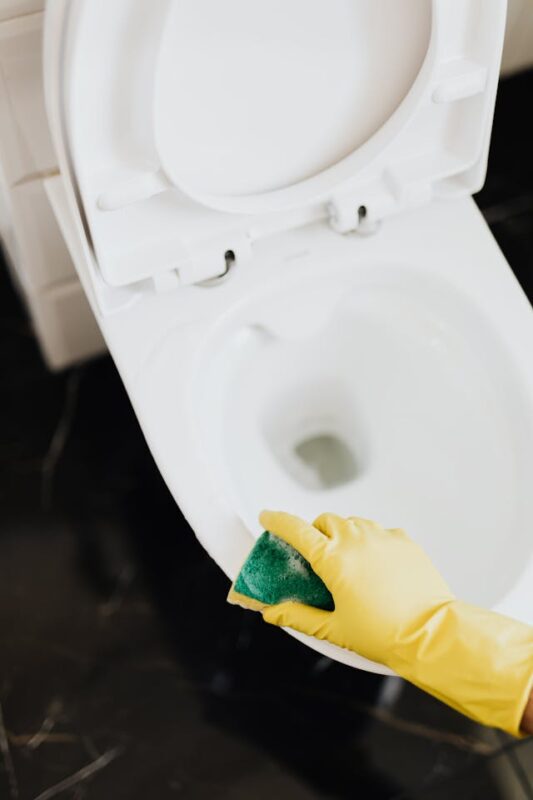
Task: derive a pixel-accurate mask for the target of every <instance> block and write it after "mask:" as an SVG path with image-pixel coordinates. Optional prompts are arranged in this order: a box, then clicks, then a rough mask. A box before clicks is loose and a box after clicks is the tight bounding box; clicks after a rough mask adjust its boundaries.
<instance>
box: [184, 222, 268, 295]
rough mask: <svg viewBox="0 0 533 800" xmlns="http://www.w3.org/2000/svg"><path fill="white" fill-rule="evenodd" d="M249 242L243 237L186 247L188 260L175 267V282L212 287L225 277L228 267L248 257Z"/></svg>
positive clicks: (230, 267)
mask: <svg viewBox="0 0 533 800" xmlns="http://www.w3.org/2000/svg"><path fill="white" fill-rule="evenodd" d="M251 249H252V248H251V240H250V237H249V236H247V235H246V234H237V235H233V236H231V235H230V236H229V237H228V236H224V238H223V239H222V237H221V238H220V239H216V240H212V239H211V240H209V241H208V242H201V243H199V244H198V245H195V246H194V247H189V257H188V258H185V259H184V260H183V261H181V262H180V264H179V265H178V275H179V282H180V284H181V285H183V286H190V285H193V284H204V285H205V284H207V283H209V285H212V284H213V283H214V282H215V281H219V280H222V279H223V278H225V277H226V276H227V275H228V273H229V271H230V270H231V269H232V267H233V266H234V265H236V264H242V263H243V262H245V261H247V260H248V259H249V258H250V256H251Z"/></svg>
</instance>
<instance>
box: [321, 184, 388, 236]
mask: <svg viewBox="0 0 533 800" xmlns="http://www.w3.org/2000/svg"><path fill="white" fill-rule="evenodd" d="M393 207H394V199H393V198H392V196H391V195H389V194H383V195H382V196H381V197H378V196H377V195H374V196H372V197H369V198H367V202H364V201H363V200H362V199H359V200H356V199H354V198H353V197H342V198H340V197H338V198H334V199H333V200H331V201H330V202H329V203H328V209H327V210H328V215H329V222H330V225H331V227H332V228H333V230H335V231H337V233H359V234H361V235H362V236H367V235H370V234H372V233H375V232H376V231H377V230H378V228H379V225H380V222H381V220H382V219H383V217H385V216H387V215H388V214H390V213H391V211H392V209H393Z"/></svg>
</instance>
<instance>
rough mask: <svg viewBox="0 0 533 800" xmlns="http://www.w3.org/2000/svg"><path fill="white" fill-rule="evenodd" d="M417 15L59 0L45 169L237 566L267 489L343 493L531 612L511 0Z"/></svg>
mask: <svg viewBox="0 0 533 800" xmlns="http://www.w3.org/2000/svg"><path fill="white" fill-rule="evenodd" d="M110 5H111V8H110V7H109V6H110ZM407 5H408V8H407ZM399 8H400V5H399V4H397V3H396V2H391V1H390V0H384V2H377V0H376V2H373V3H372V4H368V3H358V2H348V1H346V2H344V0H336V2H334V3H332V4H328V5H327V8H326V6H325V4H321V3H319V2H316V3H315V2H311V3H310V2H309V0H306V2H305V3H304V2H295V3H294V4H291V9H290V11H289V10H288V9H287V8H286V6H284V5H283V4H281V3H269V4H268V5H265V6H264V7H263V8H262V9H258V8H257V7H256V6H254V9H253V13H252V12H251V11H250V4H249V3H246V2H244V0H231V2H228V3H226V4H220V3H219V4H215V3H213V2H208V0H202V1H201V2H199V0H195V2H192V1H191V2H190V3H179V4H170V3H168V2H166V0H159V2H157V3H155V4H154V6H153V9H152V8H151V9H150V15H148V16H149V19H147V13H146V6H144V5H143V4H142V2H141V0H139V2H131V0H127V2H126V0H116V2H114V3H113V4H107V5H106V4H105V3H103V2H100V0H71V2H70V3H65V2H63V0H52V2H50V3H49V5H48V7H47V11H46V15H47V18H46V26H47V27H46V39H45V80H46V91H47V104H48V116H49V119H50V123H51V127H52V132H53V135H54V140H55V145H56V149H57V151H58V155H59V159H60V164H61V173H60V175H58V176H51V177H50V178H49V179H47V181H46V189H47V192H48V195H49V198H50V201H51V203H52V206H53V207H54V209H55V213H56V216H57V219H58V222H59V224H60V226H61V228H62V231H63V235H64V237H65V240H66V242H67V244H68V246H69V249H70V251H71V254H72V257H73V259H74V261H75V263H76V265H77V269H78V272H79V275H80V279H81V281H82V283H83V286H84V288H85V291H86V293H87V296H88V298H89V300H90V302H91V305H92V307H93V310H94V312H95V315H96V317H97V320H98V323H99V325H100V327H101V330H102V332H103V335H104V337H105V339H106V341H107V344H108V346H109V349H110V352H111V354H112V356H113V358H114V359H115V362H116V364H117V367H118V369H119V371H120V374H121V376H122V379H123V381H124V384H125V386H126V389H127V391H128V394H129V396H130V398H131V401H132V403H133V406H134V408H135V411H136V413H137V416H138V418H139V421H140V424H141V426H142V429H143V431H144V434H145V436H146V439H147V442H148V444H149V446H150V448H151V450H152V453H153V455H154V458H155V460H156V463H157V464H158V467H159V469H160V470H161V473H162V475H163V477H164V478H165V480H166V482H167V484H168V486H169V488H170V490H171V492H172V494H173V495H174V497H175V499H176V501H177V502H178V503H179V505H180V508H181V509H182V511H183V513H184V514H185V516H186V517H187V519H188V521H189V522H190V524H191V526H192V528H193V529H194V531H195V533H196V535H197V536H198V538H199V540H200V541H201V543H202V544H203V546H204V547H205V549H206V550H207V552H208V553H209V554H210V555H211V556H212V557H213V558H214V560H215V561H216V562H217V563H218V564H219V565H220V567H221V568H222V569H223V570H224V571H225V572H226V574H227V575H228V576H229V577H231V578H233V577H235V575H236V573H237V571H238V569H239V567H240V565H241V563H242V561H243V559H244V558H245V556H246V554H247V552H248V551H249V549H250V546H251V544H252V542H253V539H254V537H257V536H258V535H259V533H260V532H261V531H260V528H259V527H258V522H257V515H258V513H259V511H260V510H261V509H262V508H263V507H270V508H280V509H284V510H288V511H291V512H293V513H296V514H300V515H302V516H304V517H305V518H307V519H312V518H313V517H314V516H315V515H316V514H318V513H320V512H323V511H325V510H333V511H335V512H337V513H339V514H358V515H361V516H364V517H369V518H374V519H378V520H379V521H380V522H382V523H383V524H385V525H390V526H402V527H404V528H406V529H408V530H409V532H410V534H411V535H412V536H413V537H414V538H415V539H416V540H417V541H418V542H420V544H421V545H422V546H423V547H424V548H425V549H426V550H427V551H428V552H429V554H430V555H431V557H432V558H433V559H434V561H435V563H436V564H437V566H438V567H439V568H440V569H441V570H442V572H443V574H444V575H445V576H446V578H447V580H448V581H449V583H450V585H451V587H452V589H453V590H454V591H455V592H456V593H457V594H458V595H460V596H461V597H462V598H464V599H465V600H468V601H471V602H474V603H479V604H483V605H486V606H489V607H492V608H496V609H499V610H501V611H503V612H505V613H508V614H510V615H512V616H515V617H517V618H520V619H523V620H525V621H526V622H529V623H530V624H533V538H532V536H531V534H530V532H529V528H528V526H529V524H530V521H531V519H532V518H533V496H532V495H531V491H530V489H529V487H530V482H531V475H532V474H533V363H532V362H531V358H530V352H531V345H532V343H533V314H532V312H531V308H530V306H529V303H528V302H527V299H526V298H525V296H524V294H523V292H522V290H521V288H520V286H519V285H518V283H517V281H516V280H515V278H514V276H513V274H512V272H511V270H510V268H509V266H508V264H507V263H506V261H505V259H504V257H503V255H502V253H501V252H500V250H499V249H498V247H497V245H496V243H495V241H494V240H493V238H492V236H491V234H490V232H489V230H488V228H487V227H486V225H485V223H484V221H483V219H482V217H481V215H480V214H479V212H478V211H477V209H476V207H475V204H474V202H473V200H472V199H471V196H470V195H471V193H472V192H473V191H475V190H476V189H477V188H478V187H479V186H480V185H481V183H482V181H483V176H484V171H485V165H486V158H487V149H488V142H489V135H490V123H491V118H492V111H493V105H494V96H495V90H496V82H497V75H498V64H499V56H500V49H501V41H502V36H503V27H504V19H505V3H504V2H501V1H500V0H490V2H486V0H484V2H483V3H482V4H480V2H479V0H470V1H469V2H466V0H461V2H456V1H455V0H433V1H432V2H430V0H409V2H408V3H407V4H406V5H403V6H402V8H401V11H400V10H399ZM376 98H378V99H376ZM293 635H295V636H296V637H297V638H299V639H301V640H302V641H304V642H305V643H306V644H308V645H309V646H311V647H314V648H315V649H316V650H317V651H319V652H322V653H324V654H326V655H328V656H330V657H332V658H335V659H337V660H339V661H342V662H344V663H347V664H350V665H352V666H356V667H359V668H364V669H369V670H374V671H377V672H386V670H385V668H383V667H381V666H380V665H378V664H374V663H372V662H369V661H367V660H365V659H363V658H361V657H360V656H358V655H357V654H355V653H349V652H347V651H344V650H342V649H340V648H337V647H335V646H333V645H331V644H329V643H328V642H319V641H318V640H314V639H310V638H309V637H305V636H304V635H301V634H298V633H294V632H293Z"/></svg>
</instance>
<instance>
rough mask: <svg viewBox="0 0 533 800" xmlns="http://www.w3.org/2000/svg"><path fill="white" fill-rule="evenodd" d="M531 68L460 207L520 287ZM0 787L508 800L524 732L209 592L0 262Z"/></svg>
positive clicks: (8, 798)
mask: <svg viewBox="0 0 533 800" xmlns="http://www.w3.org/2000/svg"><path fill="white" fill-rule="evenodd" d="M532 89H533V74H530V75H526V76H520V77H517V78H514V79H512V80H507V81H506V82H505V83H504V84H503V85H502V87H501V92H500V95H499V100H498V109H497V115H496V125H495V132H494V139H493V148H492V154H491V160H490V168H489V177H488V181H487V184H486V187H485V189H484V190H483V192H482V193H481V194H480V195H479V198H478V199H479V203H480V205H481V207H482V208H483V210H484V213H485V214H486V217H487V219H488V220H489V222H490V224H491V226H492V228H493V230H494V233H495V235H496V237H497V238H498V240H499V242H500V244H501V246H502V248H503V250H504V252H505V253H506V255H507V257H508V258H509V260H510V263H511V264H512V266H513V268H514V269H515V271H516V274H517V275H518V277H519V279H520V280H521V281H522V283H523V285H524V287H525V288H526V290H527V291H528V292H529V295H530V297H533V278H532V274H533V157H532V155H531V152H530V147H531V142H532V141H533V122H532V121H531V116H530V117H529V119H527V118H526V117H525V116H524V114H523V108H524V105H525V103H526V102H528V100H529V98H530V97H531V91H532ZM0 326H1V336H0V368H1V371H2V383H1V385H2V391H1V398H2V409H3V410H2V415H1V418H0V431H1V433H0V438H1V447H0V465H1V468H2V478H1V482H0V509H1V510H0V515H1V516H0V798H2V800H4V798H5V800H16V798H19V800H31V799H32V798H39V800H49V799H50V798H53V797H56V796H61V797H65V798H68V797H69V798H77V800H85V798H87V799H89V798H97V800H111V799H112V800H122V799H124V800H148V799H150V800H165V798H174V797H179V798H187V799H189V798H198V800H201V799H202V798H206V799H207V798H209V800H218V798H227V799H228V800H241V799H242V800H252V799H253V800H263V798H264V800H271V798H272V797H276V798H278V799H279V800H285V799H286V798H287V799H288V800H310V799H311V798H355V797H358V798H364V800H366V799H367V798H371V800H374V798H375V799H376V800H381V798H383V799H385V798H387V800H429V799H430V798H431V800H443V799H445V798H460V800H504V799H506V798H509V799H510V800H527V798H530V799H531V798H533V741H531V740H529V741H522V742H516V741H514V740H510V739H508V738H507V737H505V736H503V735H499V734H497V733H496V732H495V731H491V730H488V729H483V728H481V727H479V726H476V725H474V724H473V723H470V722H469V721H467V720H465V719H463V718H461V717H460V716H459V715H457V714H455V713H454V712H453V711H451V710H449V709H448V708H446V707H444V706H442V705H441V704H440V703H438V702H437V701H435V700H433V699H431V698H429V697H426V696H424V695H423V694H422V693H421V692H419V691H417V690H415V689H414V688H412V687H410V686H409V685H407V684H404V683H403V682H401V681H400V680H398V679H388V680H382V679H380V678H378V677H376V676H373V675H368V674H365V673H360V672H356V671H353V670H350V669H348V668H345V667H342V666H340V665H339V664H336V663H332V662H330V661H328V660H327V659H324V658H320V657H318V656H317V655H316V654H314V653H312V652H311V651H309V650H308V649H306V648H304V647H303V646H301V645H300V644H298V643H297V642H296V641H294V640H292V639H291V638H289V637H288V636H286V635H285V634H283V632H281V631H278V630H275V629H273V628H270V627H268V626H266V625H264V624H263V623H262V621H261V618H260V617H259V616H258V615H256V614H252V613H247V612H245V611H243V610H241V609H238V608H235V607H230V606H228V605H227V604H226V603H225V595H226V592H227V588H228V583H227V580H226V579H225V577H224V576H223V575H222V574H221V573H220V571H219V570H218V568H217V567H216V566H215V565H214V563H213V562H212V561H211V560H210V559H209V558H208V556H207V555H206V554H205V552H204V551H203V550H202V548H201V547H200V546H199V544H198V543H197V541H196V539H195V538H194V535H193V533H192V532H191V530H190V529H189V528H188V526H187V524H186V523H185V521H184V520H183V518H182V517H181V515H180V512H179V510H178V509H177V507H176V506H175V504H174V503H173V501H172V499H171V498H170V496H169V494H168V492H167V490H166V489H165V487H164V485H163V482H162V480H161V478H160V477H159V474H158V472H157V469H156V467H155V466H154V464H153V462H152V459H151V457H150V455H149V453H148V450H147V448H146V445H145V443H144V440H143V437H142V434H141V432H140V430H139V427H138V425H137V422H136V420H135V418H134V416H133V413H132V411H131V408H130V405H129V402H128V398H127V396H126V394H125V392H124V390H123V388H122V385H121V383H120V381H119V379H118V377H117V374H116V372H115V370H114V367H113V365H112V363H111V362H110V360H109V359H105V358H104V359H101V360H99V361H96V362H93V363H91V364H88V365H86V366H83V367H81V368H77V369H73V370H71V371H69V372H67V373H65V374H61V375H51V374H49V373H48V372H47V371H46V369H45V368H44V367H43V365H42V362H41V359H40V357H39V354H38V352H37V349H36V345H35V343H34V341H33V338H32V335H31V332H30V329H29V326H28V323H27V321H26V318H25V315H24V313H23V311H22V309H21V307H20V304H19V302H18V300H17V298H16V296H15V294H14V292H13V291H12V289H11V288H10V285H9V281H8V278H7V276H6V274H5V271H3V272H2V287H1V293H0Z"/></svg>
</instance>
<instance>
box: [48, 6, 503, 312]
mask: <svg viewBox="0 0 533 800" xmlns="http://www.w3.org/2000/svg"><path fill="white" fill-rule="evenodd" d="M54 2H56V3H61V0H54ZM481 8H482V12H483V13H481ZM505 8H506V4H505V1H504V0H490V1H489V2H487V0H484V1H483V2H482V3H481V2H480V0H402V2H401V3H399V2H398V0H359V1H358V0H332V1H331V2H328V3H324V2H322V0H291V2H290V3H286V2H283V0H270V2H263V3H250V2H249V0H226V2H224V3H220V2H216V0H174V2H173V1H172V0H154V2H152V3H150V7H149V8H148V6H147V4H146V2H145V0H113V2H112V3H109V2H106V0H71V2H69V3H64V11H63V14H64V19H63V31H62V35H61V36H59V37H57V44H56V47H57V48H60V49H61V52H60V54H59V56H58V59H59V63H60V75H61V76H62V86H61V87H60V103H61V107H62V118H63V121H62V124H63V133H64V140H65V143H66V146H67V148H68V151H69V155H70V158H71V163H72V166H73V172H74V176H75V181H76V183H77V186H78V190H79V199H80V203H81V205H82V206H83V213H84V216H85V219H86V223H87V228H88V232H89V233H90V239H91V242H92V245H93V248H94V252H95V255H96V261H97V264H98V270H99V276H100V277H101V278H102V279H103V281H104V282H105V283H107V284H108V285H111V286H116V287H122V286H128V285H131V284H135V283H136V282H139V281H141V280H144V279H149V278H151V279H153V282H152V281H150V282H149V283H148V284H146V285H145V287H144V288H146V289H148V290H151V289H153V287H154V283H155V286H156V287H157V288H163V287H164V288H166V287H174V286H176V287H178V286H179V285H180V284H189V283H196V282H200V281H202V280H205V279H207V278H211V277H214V276H216V275H218V274H220V273H221V272H222V271H223V269H224V263H225V262H224V259H225V254H226V253H227V252H228V251H232V252H233V253H234V254H235V256H236V258H237V261H239V260H244V259H245V258H250V257H253V246H254V241H256V240H257V239H258V238H262V237H264V236H267V235H269V234H270V233H272V232H277V231H279V230H283V229H287V228H291V227H295V226H301V225H302V224H304V223H305V222H307V221H312V220H316V219H320V218H323V219H325V220H329V221H330V222H331V224H332V226H333V227H334V228H335V229H336V230H338V231H339V232H346V231H350V230H353V229H356V228H357V227H358V226H359V225H360V224H363V225H367V226H368V225H372V224H373V223H374V222H375V221H378V220H381V219H382V218H384V217H386V216H388V215H390V214H394V213H397V212H400V211H402V210H403V209H406V208H410V207H413V206H417V205H421V204H425V203H427V202H429V201H430V200H431V199H432V198H433V197H436V196H458V195H461V194H468V193H471V192H473V191H474V190H476V189H477V188H478V187H479V186H480V185H481V183H482V181H483V176H484V171H485V164H486V158H487V149H488V141H489V133H490V125H491V120H492V111H493V104H494V96H495V91H496V84H497V79H498V67H499V60H500V53H501V46H502V39H503V30H504V24H505ZM49 55H50V54H49ZM56 55H57V54H56ZM45 66H46V65H45ZM103 311H104V312H105V308H104V309H103Z"/></svg>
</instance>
